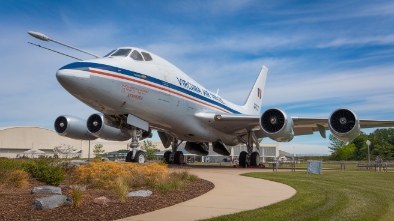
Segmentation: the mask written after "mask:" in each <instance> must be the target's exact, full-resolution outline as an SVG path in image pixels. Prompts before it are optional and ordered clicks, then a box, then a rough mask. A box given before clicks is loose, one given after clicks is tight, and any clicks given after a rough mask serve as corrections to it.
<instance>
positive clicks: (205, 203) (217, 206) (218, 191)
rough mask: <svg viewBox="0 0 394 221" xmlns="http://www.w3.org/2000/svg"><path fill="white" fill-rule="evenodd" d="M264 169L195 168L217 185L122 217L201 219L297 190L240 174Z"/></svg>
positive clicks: (274, 199)
mask: <svg viewBox="0 0 394 221" xmlns="http://www.w3.org/2000/svg"><path fill="white" fill-rule="evenodd" d="M260 171H265V172H268V171H267V170H261V169H235V168H192V169H190V170H189V172H190V173H192V174H196V175H197V176H198V177H200V178H202V179H205V180H209V181H211V182H212V183H214V184H215V188H214V189H213V190H211V191H209V192H208V193H206V194H204V195H202V196H199V197H197V198H194V199H191V200H189V201H186V202H183V203H180V204H176V205H174V206H170V207H166V208H163V209H160V210H156V211H153V212H149V213H145V214H141V215H137V216H132V217H128V218H124V219H121V220H123V221H126V220H133V221H136V220H138V221H146V220H171V221H173V220H182V221H185V220H199V219H207V218H211V217H215V216H220V215H225V214H231V213H237V212H241V211H244V210H252V209H256V208H260V207H264V206H267V205H270V204H273V203H276V202H279V201H282V200H285V199H288V198H290V197H292V196H293V195H294V194H295V193H296V191H295V189H293V188H291V187H289V186H287V185H284V184H280V183H276V182H272V181H268V180H262V179H256V178H250V177H244V176H239V174H241V173H247V172H260Z"/></svg>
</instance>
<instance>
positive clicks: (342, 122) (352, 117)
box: [328, 109, 360, 142]
mask: <svg viewBox="0 0 394 221" xmlns="http://www.w3.org/2000/svg"><path fill="white" fill-rule="evenodd" d="M328 126H329V127H330V130H331V133H332V134H334V136H335V137H337V138H338V139H340V140H343V141H345V142H350V141H352V140H353V139H354V138H356V137H357V136H358V135H360V123H359V120H358V118H357V116H356V114H355V113H353V111H351V110H348V109H337V110H335V111H334V112H333V113H332V114H331V116H330V117H329V118H328Z"/></svg>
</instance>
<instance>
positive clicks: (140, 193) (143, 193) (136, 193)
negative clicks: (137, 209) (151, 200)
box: [127, 190, 152, 197]
mask: <svg viewBox="0 0 394 221" xmlns="http://www.w3.org/2000/svg"><path fill="white" fill-rule="evenodd" d="M150 195H152V191H150V190H138V191H133V192H130V193H128V194H127V196H129V197H130V196H139V197H148V196H150Z"/></svg>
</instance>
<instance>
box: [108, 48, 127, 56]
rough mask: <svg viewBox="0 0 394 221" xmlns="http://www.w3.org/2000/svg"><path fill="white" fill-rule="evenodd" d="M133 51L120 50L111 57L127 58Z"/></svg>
mask: <svg viewBox="0 0 394 221" xmlns="http://www.w3.org/2000/svg"><path fill="white" fill-rule="evenodd" d="M130 51H131V49H118V50H117V51H116V52H115V53H113V54H112V55H111V57H126V56H127V55H128V54H129V53H130Z"/></svg>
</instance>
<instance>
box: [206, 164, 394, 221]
mask: <svg viewBox="0 0 394 221" xmlns="http://www.w3.org/2000/svg"><path fill="white" fill-rule="evenodd" d="M244 175H245V176H250V177H255V178H261V179H267V180H272V181H276V182H280V183H284V184H287V185H289V186H291V187H293V188H294V189H296V190H297V194H296V195H295V196H293V197H292V198H290V199H288V200H285V201H282V202H279V203H276V204H273V205H270V206H267V207H263V208H260V209H255V210H250V211H246V212H241V213H236V214H233V215H227V216H221V217H217V218H213V219H210V220H292V221H293V220H330V221H331V220H346V221H348V220H368V221H369V220H394V173H391V172H389V173H385V172H371V171H351V172H349V171H346V172H345V171H330V172H324V171H323V174H322V175H310V174H307V173H306V172H305V171H304V172H295V173H294V172H280V173H258V172H256V173H248V174H244Z"/></svg>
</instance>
